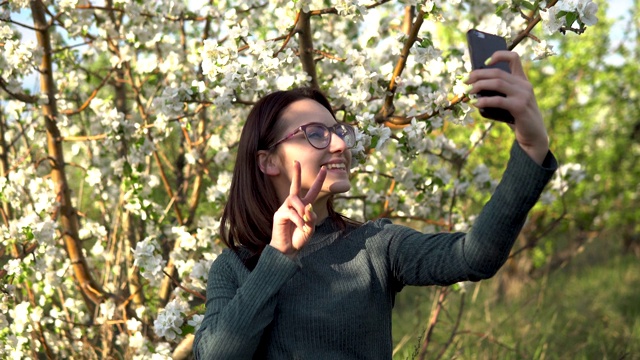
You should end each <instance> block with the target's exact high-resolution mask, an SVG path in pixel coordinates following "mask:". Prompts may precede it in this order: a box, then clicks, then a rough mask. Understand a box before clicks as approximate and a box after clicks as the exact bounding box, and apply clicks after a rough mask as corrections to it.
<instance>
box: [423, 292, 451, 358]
mask: <svg viewBox="0 0 640 360" xmlns="http://www.w3.org/2000/svg"><path fill="white" fill-rule="evenodd" d="M447 294H448V288H446V287H443V288H440V295H439V296H438V303H437V304H436V308H435V309H434V310H433V312H432V315H431V320H430V321H429V327H428V328H427V332H426V334H425V337H424V341H423V342H422V346H421V347H420V352H419V354H418V360H424V358H425V355H426V354H427V348H428V347H429V342H430V341H431V335H433V329H434V328H435V327H436V324H437V323H438V316H440V311H442V307H443V305H444V299H445V298H446V297H447Z"/></svg>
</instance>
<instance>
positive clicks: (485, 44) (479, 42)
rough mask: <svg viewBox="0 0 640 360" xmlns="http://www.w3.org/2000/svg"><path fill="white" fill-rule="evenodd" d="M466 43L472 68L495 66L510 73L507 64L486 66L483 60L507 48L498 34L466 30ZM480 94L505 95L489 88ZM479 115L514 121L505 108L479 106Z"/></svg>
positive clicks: (479, 95)
mask: <svg viewBox="0 0 640 360" xmlns="http://www.w3.org/2000/svg"><path fill="white" fill-rule="evenodd" d="M467 44H468V45H469V55H470V57H471V67H472V69H473V70H477V69H485V68H497V69H501V70H503V71H506V72H508V73H511V70H510V69H509V65H508V64H507V63H504V62H499V63H496V64H493V65H491V66H487V65H485V64H484V62H485V61H486V60H487V59H488V58H490V57H491V55H493V53H494V52H496V51H498V50H507V42H506V41H505V39H504V38H503V37H501V36H498V35H493V34H489V33H485V32H482V31H479V30H476V29H471V30H469V31H467ZM477 96H478V97H482V96H503V97H504V96H505V95H504V94H503V93H501V92H498V91H491V90H482V91H480V92H479V93H478V94H477ZM480 115H482V116H483V117H485V118H488V119H493V120H498V121H504V122H506V123H509V124H513V123H515V119H514V118H513V116H512V115H511V113H510V112H509V111H508V110H506V109H501V108H480Z"/></svg>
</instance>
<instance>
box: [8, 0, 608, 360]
mask: <svg viewBox="0 0 640 360" xmlns="http://www.w3.org/2000/svg"><path fill="white" fill-rule="evenodd" d="M0 7H1V8H0V9H1V10H0V11H1V13H0V46H1V47H0V87H1V88H2V100H1V101H0V133H1V136H0V162H1V174H0V175H1V176H0V189H1V191H2V193H1V195H0V199H1V200H2V209H0V211H1V214H2V219H1V220H2V223H1V224H0V226H1V227H2V237H1V238H0V241H2V244H1V245H0V249H1V250H0V251H1V255H2V257H1V258H0V266H2V270H1V271H2V277H1V278H2V280H1V282H0V290H1V291H2V292H1V293H0V297H1V299H0V325H1V326H0V344H1V345H2V346H0V356H2V357H13V358H22V357H32V358H37V357H38V355H37V354H44V355H45V356H46V357H47V358H58V357H60V358H67V357H69V356H82V357H89V358H94V357H95V358H102V357H109V356H114V354H116V353H118V354H120V355H121V356H122V357H124V358H144V357H158V358H162V357H168V356H170V355H171V354H172V353H173V352H174V351H175V352H176V354H175V356H176V357H180V356H182V355H179V354H180V351H183V350H184V351H186V352H187V353H188V351H189V339H190V337H189V336H188V335H189V334H190V333H193V332H194V330H195V329H196V328H197V327H198V326H199V322H200V321H201V319H202V314H203V312H204V311H203V303H204V298H203V295H202V291H203V290H204V289H205V287H206V280H207V271H208V269H209V266H210V264H211V262H212V261H213V260H214V259H215V257H216V254H217V253H219V251H220V247H219V246H218V240H217V239H218V235H217V232H218V226H219V225H218V219H219V216H220V212H221V209H222V207H223V206H224V203H225V200H226V194H227V190H228V189H229V185H230V179H231V171H232V164H233V158H234V149H235V146H236V144H237V141H238V137H239V133H240V129H241V127H242V124H243V119H244V118H245V116H246V114H247V112H248V109H249V107H250V105H251V104H252V103H253V102H255V101H256V99H257V98H259V97H260V96H262V95H264V94H266V93H267V92H270V91H273V90H276V89H287V88H290V87H293V86H301V85H308V86H314V87H318V88H320V89H322V90H323V91H324V92H325V93H326V94H327V95H328V97H329V98H330V99H331V101H332V104H333V105H334V106H335V108H336V112H337V115H338V116H339V117H340V118H341V119H342V120H344V121H347V122H350V123H352V124H354V125H356V126H357V129H358V143H357V146H356V148H355V149H354V154H355V156H356V159H358V164H356V166H355V167H354V169H353V170H352V175H353V179H352V181H353V184H354V186H353V188H352V189H353V190H352V191H351V192H350V193H348V194H346V195H345V196H342V197H340V198H339V199H338V204H339V206H340V208H341V210H342V211H343V212H344V213H345V214H346V215H347V216H350V217H354V218H357V219H360V220H364V219H370V218H374V217H380V216H386V217H391V218H394V219H396V220H398V221H404V222H406V223H407V224H410V225H411V226H415V227H418V228H420V229H423V230H425V231H437V230H465V229H467V228H468V227H469V226H470V225H471V224H472V223H473V216H472V214H473V213H474V210H477V208H478V206H479V204H481V203H482V201H483V200H486V198H487V196H488V194H489V193H490V191H491V190H492V188H493V187H494V186H495V184H496V182H497V181H496V178H497V176H498V175H499V172H500V170H501V169H500V168H495V167H493V166H491V167H490V166H487V164H485V163H483V162H482V161H481V160H479V159H478V158H474V157H473V154H474V152H475V151H476V149H479V148H482V147H485V146H488V145H486V138H487V136H488V134H490V133H491V132H492V131H494V132H495V131H501V130H500V129H497V128H499V127H500V126H501V125H496V124H495V123H492V122H489V121H486V120H483V121H477V120H478V118H477V117H476V115H474V112H473V111H472V108H471V107H470V106H468V105H467V100H468V98H467V96H466V95H465V85H464V84H463V83H462V82H461V80H460V79H461V78H462V76H463V75H464V74H466V73H467V72H469V71H470V65H469V63H468V56H467V55H466V43H465V41H464V34H465V32H466V31H467V30H468V29H470V28H473V27H476V28H479V29H481V30H484V31H487V32H492V33H497V34H499V35H502V36H505V37H506V38H507V39H508V41H509V43H510V47H511V48H515V49H516V50H517V51H519V52H520V53H521V54H522V55H523V57H524V58H525V59H530V58H531V59H532V58H537V59H543V58H545V57H547V56H549V55H552V54H553V51H552V47H551V46H549V43H548V42H547V41H545V37H547V36H549V35H550V34H553V33H556V32H575V33H582V32H584V31H585V29H586V27H587V26H591V25H594V24H595V23H596V22H597V18H596V17H595V14H596V12H597V5H595V3H594V2H592V1H591V0H564V1H563V0H559V1H539V0H535V1H513V2H511V1H461V0H449V1H445V0H426V1H415V0H414V1H412V0H405V1H399V2H398V1H389V0H377V1H374V0H339V1H335V2H331V3H329V2H328V1H319V0H294V1H266V0H243V1H236V0H226V1H217V2H204V1H195V0H193V1H176V0H172V1H168V0H167V1H165V0H158V1H131V0H105V1H87V0H60V1H52V0H31V1H27V0H11V1H0ZM34 78H35V79H37V80H38V81H39V84H38V85H33V79H34ZM474 119H476V120H474ZM474 121H475V123H474ZM491 146H493V147H492V149H495V151H496V154H502V155H499V156H504V154H505V153H506V150H505V149H506V148H507V147H508V146H510V144H505V143H500V144H493V145H491ZM572 169H573V170H572ZM579 170H580V169H579V168H576V167H570V166H569V167H567V168H566V170H564V171H563V172H562V173H563V174H564V175H567V176H569V175H571V176H575V178H574V180H576V181H577V180H580V176H579V174H580V171H579ZM566 184H567V183H566V182H559V183H558V184H557V185H555V186H552V187H551V189H550V191H549V192H548V193H547V194H546V195H545V199H546V200H547V201H548V203H552V202H554V201H558V200H557V199H558V196H559V195H561V194H562V193H563V192H564V191H566Z"/></svg>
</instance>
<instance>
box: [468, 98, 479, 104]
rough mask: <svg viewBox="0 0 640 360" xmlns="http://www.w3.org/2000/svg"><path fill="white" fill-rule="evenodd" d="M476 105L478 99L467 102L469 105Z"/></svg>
mask: <svg viewBox="0 0 640 360" xmlns="http://www.w3.org/2000/svg"><path fill="white" fill-rule="evenodd" d="M477 103H478V99H476V98H473V99H471V100H469V104H471V105H475V104H477Z"/></svg>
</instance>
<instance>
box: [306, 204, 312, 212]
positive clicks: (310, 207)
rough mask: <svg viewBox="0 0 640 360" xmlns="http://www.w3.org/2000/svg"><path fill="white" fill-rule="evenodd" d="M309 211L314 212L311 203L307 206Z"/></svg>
mask: <svg viewBox="0 0 640 360" xmlns="http://www.w3.org/2000/svg"><path fill="white" fill-rule="evenodd" d="M307 209H308V210H309V212H312V211H313V205H311V203H309V205H307Z"/></svg>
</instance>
